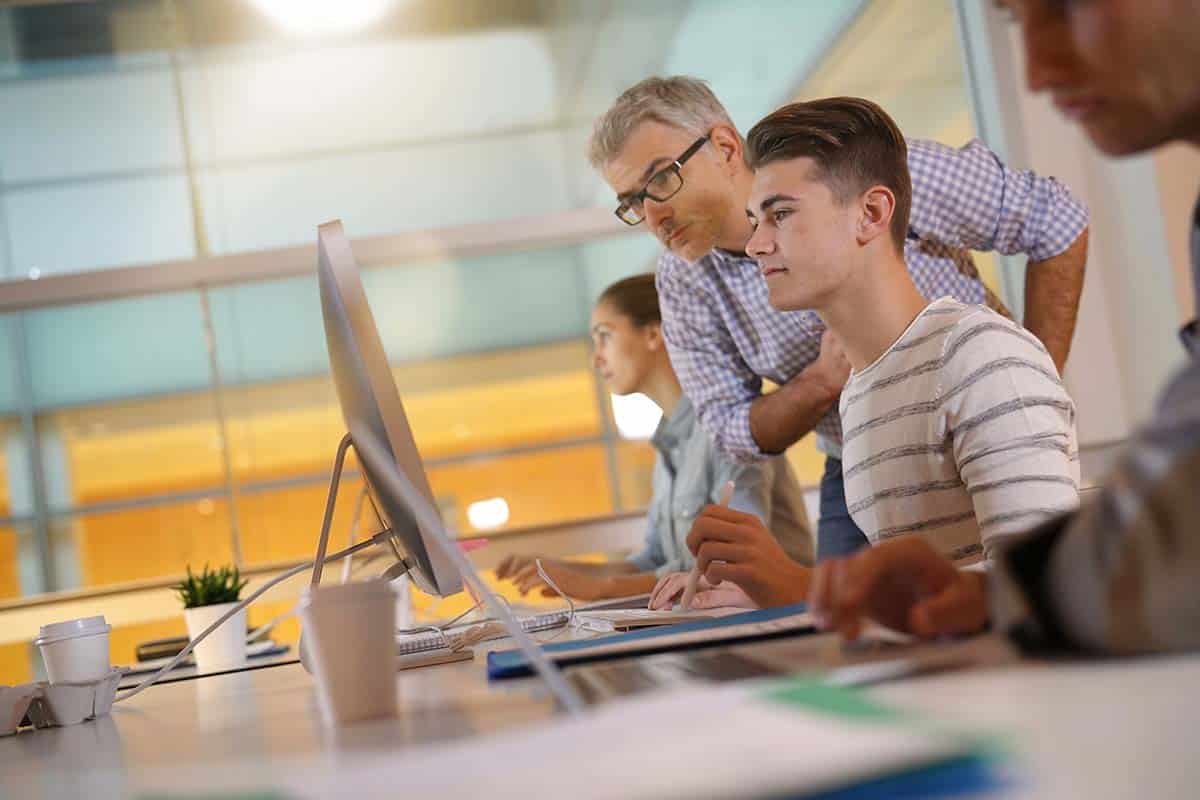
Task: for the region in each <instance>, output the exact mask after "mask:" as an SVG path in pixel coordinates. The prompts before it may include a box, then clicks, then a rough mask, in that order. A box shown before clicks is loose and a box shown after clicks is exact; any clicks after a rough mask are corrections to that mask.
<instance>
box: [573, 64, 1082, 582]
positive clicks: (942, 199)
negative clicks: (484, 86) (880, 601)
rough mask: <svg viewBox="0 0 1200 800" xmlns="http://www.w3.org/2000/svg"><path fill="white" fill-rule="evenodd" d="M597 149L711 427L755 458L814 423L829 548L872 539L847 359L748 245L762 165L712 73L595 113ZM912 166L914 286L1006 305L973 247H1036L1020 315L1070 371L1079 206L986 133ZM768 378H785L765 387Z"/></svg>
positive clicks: (934, 147)
mask: <svg viewBox="0 0 1200 800" xmlns="http://www.w3.org/2000/svg"><path fill="white" fill-rule="evenodd" d="M589 159H590V161H591V163H592V165H593V166H594V167H595V168H596V169H598V170H599V171H600V172H601V174H602V175H603V176H604V180H605V181H606V182H607V183H608V185H609V186H610V187H612V189H613V190H614V191H615V192H616V194H617V199H618V206H617V209H616V214H617V216H618V217H620V219H621V220H622V221H623V222H625V223H626V224H628V225H638V224H640V223H642V222H645V223H646V226H647V227H648V228H649V230H650V232H651V233H652V234H653V235H654V236H655V237H656V238H657V239H658V240H659V241H660V242H662V244H663V245H664V246H665V248H666V251H665V252H664V253H662V255H661V256H660V257H659V261H658V291H659V297H660V302H661V305H662V316H663V334H664V337H665V338H666V341H667V346H668V349H669V351H670V354H671V362H672V364H673V365H674V367H675V370H676V372H677V373H678V375H679V379H680V382H681V383H682V385H683V389H684V392H685V393H686V394H687V396H688V397H689V398H690V399H691V401H692V403H693V404H694V405H695V406H696V409H697V412H698V415H699V419H700V422H701V424H702V425H703V426H704V428H705V429H706V430H707V431H708V432H709V434H710V435H711V436H712V437H713V438H714V440H715V441H716V443H717V445H718V447H720V448H721V449H722V450H724V451H725V452H727V453H729V454H730V455H732V456H733V457H735V458H737V459H739V460H743V461H754V460H758V459H761V458H765V457H767V456H769V455H772V454H777V453H781V452H783V451H784V450H786V449H787V448H788V447H790V446H791V445H792V444H794V443H795V442H796V441H798V440H799V439H800V438H801V437H803V436H804V435H805V434H807V433H809V432H810V431H813V430H815V431H816V432H817V443H818V446H819V447H820V449H821V450H822V451H823V452H825V453H826V455H827V460H826V465H825V474H824V477H823V478H822V481H821V513H820V522H819V523H818V527H817V548H818V558H819V559H823V558H828V557H832V556H842V555H847V554H849V553H852V552H854V551H855V550H857V549H858V548H860V547H862V546H865V545H866V543H867V540H866V537H865V536H864V535H863V533H862V531H861V530H859V529H858V527H857V526H856V525H855V524H854V521H853V519H851V517H850V514H849V512H848V511H847V508H846V498H845V489H844V483H843V479H842V467H841V460H840V458H841V424H840V419H839V416H838V412H837V405H836V400H837V397H838V395H839V393H840V392H841V390H842V386H843V385H844V384H845V382H846V378H847V376H848V374H849V365H848V363H847V362H846V359H845V357H844V355H843V354H842V351H841V348H840V346H839V344H838V342H837V341H836V340H835V339H834V338H833V337H832V336H830V335H829V334H827V333H826V332H825V328H824V326H823V325H822V323H821V321H820V319H819V318H818V317H817V315H816V314H815V313H813V312H811V311H776V310H775V309H773V308H772V307H771V305H770V303H769V301H768V296H767V288H766V285H765V282H764V281H763V279H762V276H761V275H760V274H759V268H758V265H757V263H756V262H755V261H754V260H753V259H751V258H748V257H747V256H746V253H745V245H746V242H747V240H748V239H749V237H750V232H751V231H750V224H749V222H748V221H747V219H746V213H745V208H746V200H747V198H748V196H749V193H750V184H751V181H752V179H753V175H752V173H751V172H750V170H749V169H748V168H747V166H746V163H745V160H744V157H743V141H742V137H741V135H740V134H739V133H738V131H737V128H736V127H735V126H734V124H733V122H732V121H731V120H730V117H729V114H728V112H727V111H726V110H725V108H724V107H723V106H722V105H721V103H720V101H719V100H717V98H716V96H715V95H714V94H713V93H712V91H711V90H710V89H709V88H708V86H707V85H706V84H705V83H704V82H703V81H700V80H696V79H694V78H688V77H672V78H648V79H646V80H644V81H642V82H640V83H638V84H636V85H635V86H632V87H630V88H629V89H627V90H626V91H625V92H624V93H623V94H622V95H621V96H620V97H618V98H617V100H616V102H615V103H614V104H613V106H612V108H610V109H609V110H608V111H607V112H606V113H605V114H604V115H603V116H602V117H601V118H600V119H599V120H598V121H597V122H596V126H595V130H594V132H593V134H592V138H591V142H590V146H589ZM909 171H910V173H911V175H912V183H913V201H912V215H911V220H910V224H909V231H908V236H907V239H906V242H905V248H904V256H905V261H906V263H907V265H908V268H909V271H910V273H911V274H912V277H913V280H914V282H915V283H916V285H917V287H918V289H920V290H921V292H922V293H923V294H924V295H925V296H926V297H929V298H930V299H935V298H938V297H941V296H944V295H951V296H953V297H955V298H957V299H958V300H961V301H963V302H966V303H981V304H986V305H988V306H990V307H992V308H994V309H996V310H998V311H1000V312H1002V313H1005V314H1007V311H1006V310H1005V309H1004V308H1003V306H1002V304H1001V303H1000V301H999V300H998V299H997V298H996V297H995V296H994V295H993V294H992V293H991V291H989V290H988V288H987V287H986V286H985V285H984V284H983V282H982V281H981V280H980V277H979V272H978V270H977V269H976V268H975V264H974V262H973V260H972V258H971V253H970V251H971V250H994V251H998V252H1002V253H1007V254H1013V253H1024V254H1026V255H1027V256H1028V258H1029V266H1028V268H1027V272H1026V281H1025V283H1026V292H1025V295H1026V304H1025V315H1024V323H1025V326H1026V327H1027V328H1029V330H1030V331H1031V332H1033V333H1034V334H1035V335H1036V336H1038V338H1039V339H1041V340H1042V342H1043V343H1044V344H1045V346H1046V348H1047V350H1049V352H1050V355H1051V357H1052V358H1053V359H1054V362H1055V364H1056V366H1057V367H1058V368H1059V369H1060V370H1061V369H1062V367H1063V364H1064V363H1065V361H1066V358H1067V353H1068V351H1069V349H1070V344H1071V336H1072V333H1073V332H1074V329H1075V318H1076V311H1077V308H1078V305H1079V296H1080V292H1081V291H1082V287H1083V272H1084V262H1085V260H1086V254H1087V211H1086V209H1085V208H1084V207H1083V205H1082V204H1081V203H1079V202H1078V201H1077V200H1076V199H1075V198H1073V197H1072V196H1071V194H1070V193H1069V192H1068V191H1067V189H1066V187H1064V186H1063V185H1062V184H1061V183H1059V182H1058V181H1055V180H1054V179H1053V178H1045V177H1039V176H1037V175H1034V174H1032V173H1030V172H1019V171H1013V170H1009V169H1007V168H1006V167H1005V166H1004V165H1003V164H1002V163H1001V162H1000V160H999V159H998V158H997V157H996V155H995V154H994V153H992V152H991V151H990V150H988V149H987V148H986V147H984V146H983V145H982V144H980V143H979V142H977V141H973V142H971V143H969V144H967V145H966V146H965V147H963V148H961V149H957V150H956V149H952V148H950V147H946V146H943V145H939V144H936V143H934V142H925V141H911V142H909ZM863 323H864V324H870V320H863ZM764 378H766V379H768V380H770V381H772V382H774V383H776V384H778V385H779V389H778V390H777V391H775V392H771V393H768V394H764V393H763V392H762V386H763V379H764Z"/></svg>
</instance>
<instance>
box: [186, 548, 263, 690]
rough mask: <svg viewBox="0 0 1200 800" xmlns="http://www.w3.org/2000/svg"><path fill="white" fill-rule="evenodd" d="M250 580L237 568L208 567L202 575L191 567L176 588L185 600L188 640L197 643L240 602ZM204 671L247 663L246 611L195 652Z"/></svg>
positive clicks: (230, 619)
mask: <svg viewBox="0 0 1200 800" xmlns="http://www.w3.org/2000/svg"><path fill="white" fill-rule="evenodd" d="M245 586H246V580H245V579H244V578H242V576H241V574H240V573H239V572H238V569H237V567H221V568H220V569H218V570H210V569H209V568H208V565H207V564H205V565H204V569H203V570H202V571H201V572H200V574H199V575H194V574H193V573H192V568H191V565H189V566H188V568H187V578H186V579H185V580H184V581H183V582H182V583H179V584H177V585H176V586H175V587H174V589H175V591H176V592H178V593H179V598H180V599H181V600H182V601H183V617H184V620H185V621H186V622H187V630H188V638H189V639H192V640H194V639H195V638H196V637H197V636H199V635H200V634H201V633H203V632H204V630H205V629H206V628H208V626H209V625H212V624H213V623H214V622H216V621H217V620H218V619H220V618H221V617H222V616H224V614H225V612H227V611H229V609H231V608H232V607H233V606H234V605H236V604H237V602H238V597H239V595H241V593H242V589H243V588H245ZM192 652H193V653H194V654H195V656H196V666H197V667H198V668H199V670H200V672H213V671H217V670H223V669H231V668H233V667H239V666H241V665H243V664H245V663H246V609H244V608H243V609H242V610H241V611H239V612H238V613H236V614H234V615H233V616H232V617H230V618H229V619H228V620H226V621H225V624H223V625H222V626H221V627H219V628H217V629H216V630H215V631H213V632H212V633H210V634H209V635H208V637H207V638H205V639H204V641H202V642H200V644H198V645H196V649H195V650H193V651H192Z"/></svg>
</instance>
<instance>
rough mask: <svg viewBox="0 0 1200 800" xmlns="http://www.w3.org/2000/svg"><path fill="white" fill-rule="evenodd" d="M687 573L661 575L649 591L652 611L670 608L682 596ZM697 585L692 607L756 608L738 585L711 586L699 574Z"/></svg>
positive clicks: (727, 583) (721, 584)
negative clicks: (651, 590)
mask: <svg viewBox="0 0 1200 800" xmlns="http://www.w3.org/2000/svg"><path fill="white" fill-rule="evenodd" d="M688 575H689V573H687V572H671V573H668V574H666V575H664V576H662V578H660V579H659V581H658V584H657V585H656V586H655V587H654V591H653V592H651V593H650V602H649V603H648V604H647V607H648V608H650V609H651V610H653V611H663V610H668V609H670V608H672V607H673V606H674V605H675V604H676V603H678V602H679V601H680V599H682V598H683V591H684V589H686V588H687V581H688ZM697 586H698V589H697V591H696V596H695V597H693V598H692V608H758V606H756V605H755V604H754V601H753V600H751V599H750V598H749V596H747V594H746V593H745V592H743V591H742V590H741V588H740V587H738V586H737V585H735V584H732V583H729V582H728V581H726V582H724V583H720V584H718V585H716V586H713V585H712V584H711V583H709V582H708V580H707V579H705V578H704V577H703V576H701V577H700V582H699V584H697Z"/></svg>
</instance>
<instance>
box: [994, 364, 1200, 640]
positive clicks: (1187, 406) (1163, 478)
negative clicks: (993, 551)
mask: <svg viewBox="0 0 1200 800" xmlns="http://www.w3.org/2000/svg"><path fill="white" fill-rule="evenodd" d="M1198 521H1200V361H1195V360H1193V361H1192V362H1191V364H1190V365H1189V366H1188V367H1187V368H1186V369H1185V370H1184V372H1183V373H1182V374H1181V375H1179V376H1178V377H1177V378H1176V379H1175V380H1174V381H1172V383H1171V385H1170V387H1169V388H1168V390H1167V392H1166V393H1165V395H1164V398H1163V402H1162V403H1161V405H1160V407H1159V410H1158V413H1157V415H1156V417H1155V420H1154V421H1153V422H1152V423H1151V425H1150V426H1148V427H1147V428H1146V429H1144V430H1142V431H1140V432H1139V433H1138V434H1137V435H1136V436H1134V437H1133V439H1132V440H1131V441H1130V443H1129V446H1128V447H1127V449H1126V450H1125V453H1124V455H1123V456H1122V457H1121V459H1120V460H1119V461H1118V463H1117V465H1116V467H1115V469H1114V470H1113V472H1112V473H1111V474H1110V475H1109V476H1108V477H1107V479H1106V480H1105V483H1104V485H1103V487H1102V488H1101V489H1100V491H1099V492H1098V494H1097V496H1096V497H1094V498H1090V499H1089V500H1088V501H1087V502H1086V503H1085V504H1084V505H1083V507H1082V508H1081V509H1080V510H1079V512H1078V513H1076V514H1071V515H1066V516H1062V517H1060V518H1058V519H1055V520H1053V521H1051V522H1048V523H1046V524H1045V525H1043V526H1042V527H1040V528H1038V529H1036V530H1034V531H1032V532H1031V533H1029V534H1027V535H1024V536H1022V537H1020V538H1018V539H1014V540H1011V541H1010V542H1008V543H1006V546H1005V547H1003V548H1002V549H1001V550H1000V553H999V555H998V558H997V565H996V568H995V569H994V570H993V573H992V576H991V577H992V582H991V593H990V594H991V603H992V617H993V620H994V622H995V624H996V626H997V627H998V628H999V629H1001V630H1004V631H1007V632H1008V633H1010V634H1011V635H1013V636H1014V638H1016V639H1017V640H1018V641H1019V642H1020V643H1022V644H1023V645H1025V646H1027V647H1030V648H1034V649H1052V650H1057V649H1084V650H1090V651H1093V652H1101V653H1116V654H1133V653H1147V652H1168V651H1179V650H1195V649H1197V648H1200V589H1198V588H1197V587H1200V536H1197V535H1196V526H1197V524H1198Z"/></svg>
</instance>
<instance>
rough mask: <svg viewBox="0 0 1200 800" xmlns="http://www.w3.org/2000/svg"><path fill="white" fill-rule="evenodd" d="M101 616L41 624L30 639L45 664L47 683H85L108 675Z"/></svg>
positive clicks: (107, 628) (104, 626) (105, 631)
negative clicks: (36, 633)
mask: <svg viewBox="0 0 1200 800" xmlns="http://www.w3.org/2000/svg"><path fill="white" fill-rule="evenodd" d="M111 630H112V626H111V625H108V624H107V623H105V621H104V617H103V616H99V617H81V618H80V619H72V620H68V621H67V622H55V623H52V624H50V625H43V626H42V629H41V633H40V634H39V636H38V638H36V639H34V640H33V644H34V646H36V647H37V648H38V649H39V650H40V651H41V653H42V661H44V662H45V664H46V678H47V679H48V680H49V681H50V683H87V682H89V681H97V680H100V679H101V678H103V677H104V676H105V675H107V674H108V670H109V662H108V634H109V632H110V631H111Z"/></svg>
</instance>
